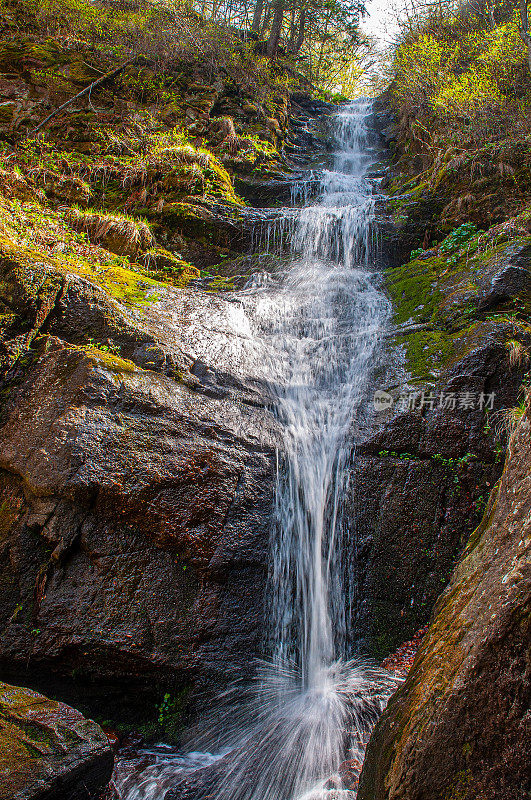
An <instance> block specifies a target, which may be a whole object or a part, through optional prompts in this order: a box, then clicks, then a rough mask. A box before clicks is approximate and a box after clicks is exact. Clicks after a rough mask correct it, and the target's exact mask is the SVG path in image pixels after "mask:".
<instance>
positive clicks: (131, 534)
mask: <svg viewBox="0 0 531 800" xmlns="http://www.w3.org/2000/svg"><path fill="white" fill-rule="evenodd" d="M65 280H66V283H65V286H64V288H63V291H62V294H61V298H60V300H59V301H58V303H57V304H56V306H55V309H54V315H53V318H52V319H51V320H50V321H49V330H50V331H52V332H53V334H55V335H47V336H46V337H44V336H43V337H41V339H40V340H39V344H38V346H37V345H36V346H35V348H34V350H33V351H32V355H31V358H29V359H28V361H27V363H26V364H25V366H24V369H22V368H20V373H17V374H16V376H15V377H16V379H15V378H14V379H13V380H12V381H11V383H10V384H9V385H8V391H7V395H5V397H4V407H3V415H2V420H1V425H0V441H1V447H0V450H1V457H0V467H1V470H0V490H1V497H2V499H1V501H0V505H1V509H2V514H1V521H0V531H1V545H2V549H1V551H0V598H1V600H0V608H1V611H0V631H1V635H0V665H1V669H2V674H3V676H4V677H6V678H8V679H11V680H13V679H14V676H20V675H23V676H24V681H25V682H26V683H29V684H31V685H32V686H35V687H36V688H39V689H41V690H46V691H49V692H51V691H52V690H53V691H54V692H55V691H57V693H58V694H59V696H61V697H62V698H63V699H68V701H69V702H72V703H73V704H74V705H78V704H81V705H82V707H88V708H90V709H91V710H92V712H93V713H95V712H97V713H98V714H100V715H101V718H103V719H115V718H116V716H119V713H118V711H119V709H118V710H117V706H120V707H122V708H130V709H131V712H130V713H131V715H132V716H133V717H135V715H136V718H137V720H138V722H139V723H141V722H142V714H144V712H145V715H146V716H151V717H152V716H153V715H154V713H156V715H157V716H158V712H156V707H157V706H158V704H160V702H161V700H162V698H163V697H164V694H165V693H167V692H169V693H170V694H171V696H172V702H173V700H175V699H176V698H177V697H178V696H179V697H181V696H184V694H186V693H188V694H189V692H190V690H191V689H192V688H194V687H197V688H200V690H201V692H203V693H204V692H207V693H208V691H214V690H216V689H218V688H219V687H220V686H221V685H223V684H224V683H226V682H227V681H228V680H230V679H231V677H232V676H234V675H242V674H245V673H248V672H249V670H250V666H251V661H252V658H250V656H252V654H257V653H258V652H259V650H260V642H261V639H262V636H261V620H262V614H261V612H262V605H261V598H262V594H263V591H264V587H265V583H266V576H267V551H268V542H269V528H270V524H271V518H272V513H271V512H272V503H273V495H274V481H273V477H274V464H275V433H274V426H275V423H274V420H273V416H272V414H271V413H270V412H269V411H268V409H267V408H266V407H265V402H266V398H265V397H262V393H261V389H260V385H259V383H257V382H256V380H255V375H256V374H257V359H258V358H260V354H259V353H257V352H254V351H253V347H254V344H253V338H252V336H251V335H248V334H246V331H245V327H244V326H243V327H242V325H243V322H244V321H245V318H244V316H243V315H242V312H241V309H240V306H239V304H238V303H235V302H234V301H232V300H231V299H230V297H225V296H221V295H215V294H213V295H207V294H203V293H201V292H194V293H186V292H180V291H177V290H175V291H172V290H168V292H167V293H166V294H165V295H164V297H161V298H160V301H157V300H156V299H154V300H153V301H152V302H151V303H149V304H147V305H146V307H143V308H141V309H139V310H136V311H135V310H130V311H128V312H126V311H125V309H123V307H121V306H120V304H118V303H112V302H111V301H110V300H109V298H108V297H106V296H105V293H104V292H101V291H100V290H98V289H97V288H95V287H94V286H91V285H89V284H87V283H86V282H84V281H82V280H80V279H77V278H75V277H73V276H67V278H66V279H65ZM87 337H88V339H89V340H90V342H91V344H89V345H77V344H73V343H72V342H75V341H78V342H82V341H87ZM106 341H108V342H109V344H108V345H107V344H103V342H106ZM98 345H99V346H98ZM110 348H111V349H110ZM248 350H249V352H248ZM118 351H120V355H118V354H117V353H118ZM253 352H254V355H253ZM74 685H75V686H77V687H79V691H78V695H79V697H78V695H76V693H75V692H74V688H75V686H74ZM73 686H74V688H72V687H73ZM71 689H72V692H73V693H70V690H71ZM183 693H184V694H183ZM79 698H81V699H79ZM83 703H86V704H87V705H86V706H83ZM139 703H144V704H145V706H146V707H145V708H143V709H142V712H141V714H139V713H137V711H138V704H139ZM95 706H97V707H96V708H95ZM135 707H136V708H137V711H136V712H135V711H134V708H135ZM128 713H129V712H128ZM133 721H134V720H133Z"/></svg>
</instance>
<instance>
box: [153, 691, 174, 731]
mask: <svg viewBox="0 0 531 800" xmlns="http://www.w3.org/2000/svg"><path fill="white" fill-rule="evenodd" d="M176 704H177V701H176V699H175V697H172V696H171V694H169V693H168V692H166V694H165V695H164V697H163V698H162V700H161V702H160V705H159V706H158V712H159V716H158V720H159V725H164V723H165V722H167V721H168V719H169V718H170V717H171V716H172V714H173V713H174V712H175V706H176Z"/></svg>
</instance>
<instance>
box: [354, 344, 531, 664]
mask: <svg viewBox="0 0 531 800" xmlns="http://www.w3.org/2000/svg"><path fill="white" fill-rule="evenodd" d="M490 334H491V337H490V341H488V340H486V341H483V342H482V344H481V345H480V346H478V347H476V348H475V349H473V350H472V351H471V352H470V353H468V354H467V355H466V356H465V357H464V358H462V359H460V360H458V361H457V362H456V363H454V364H453V365H452V366H451V367H450V368H449V369H448V370H447V371H446V372H445V373H444V376H443V377H442V378H441V380H440V382H439V383H438V384H437V385H436V386H434V387H425V388H424V389H420V388H419V387H412V388H411V394H410V395H409V397H413V396H414V394H415V392H417V393H418V394H417V399H416V407H415V409H414V410H410V411H402V412H400V413H395V414H387V415H386V414H385V413H384V414H381V415H378V416H377V421H378V417H379V416H381V417H383V418H384V421H383V422H382V424H381V425H380V426H379V427H378V426H377V427H376V429H375V431H374V432H373V433H372V434H371V435H370V436H369V437H368V438H367V439H366V440H365V441H364V442H363V443H362V444H361V445H360V446H359V448H358V450H357V453H356V457H355V459H354V462H353V469H352V489H351V492H350V495H349V502H350V504H351V511H350V517H351V518H353V519H355V521H356V526H355V533H354V536H355V547H354V551H355V553H354V555H353V562H352V567H351V570H352V573H353V574H354V575H356V576H357V586H356V596H357V603H356V610H355V622H354V634H355V636H357V637H359V642H358V646H359V647H360V649H361V650H362V651H366V652H367V651H368V652H370V653H371V654H372V655H374V656H376V657H378V658H382V657H384V656H386V655H388V654H389V653H390V652H391V651H392V650H393V649H394V648H395V647H396V646H398V645H399V644H400V643H401V642H402V641H404V640H405V639H407V638H410V637H411V636H413V634H414V633H415V632H416V631H417V630H418V629H419V628H420V627H422V626H423V625H424V624H425V623H426V622H427V620H428V619H429V616H430V613H431V610H432V608H433V606H434V603H435V601H436V599H437V597H438V596H439V594H440V593H441V591H442V590H443V589H444V587H445V585H446V583H447V582H448V580H449V578H450V575H451V573H452V570H453V568H454V566H455V563H456V559H457V558H458V556H459V554H460V552H461V551H462V548H463V547H464V545H465V543H466V541H467V540H468V537H469V536H470V534H471V532H472V531H473V530H474V528H475V527H476V526H477V525H478V524H479V521H480V519H481V515H482V513H483V509H484V507H485V503H486V498H487V497H488V494H489V492H490V487H492V486H494V484H495V482H496V480H497V479H498V478H499V475H500V473H501V470H502V466H503V461H502V449H501V445H500V444H498V446H496V447H495V446H494V442H493V435H492V427H493V426H490V423H489V421H488V417H487V416H486V414H485V411H484V410H481V409H480V408H479V407H478V398H480V397H481V395H482V394H483V396H484V397H487V396H490V395H493V396H494V409H495V410H499V409H501V408H504V407H510V406H512V405H514V403H515V402H516V397H517V395H518V388H519V385H520V382H521V377H522V370H521V369H511V368H510V365H509V362H508V357H507V350H506V349H505V348H504V347H503V345H502V341H503V331H499V332H498V336H496V335H494V334H495V332H494V331H492V330H491V332H490ZM497 338H498V341H497V340H496V339H497ZM406 388H407V385H406ZM422 391H424V397H425V398H427V397H429V396H430V395H431V396H433V397H435V398H437V399H436V400H435V401H434V402H433V405H434V408H433V409H432V408H430V403H429V402H428V403H427V404H425V405H424V407H421V404H422ZM467 393H468V394H469V396H470V397H471V398H473V402H474V404H475V407H473V408H459V400H458V398H459V397H465V396H466V394H467ZM451 395H455V397H456V408H454V409H452V408H449V409H441V408H438V407H437V406H438V405H439V398H440V397H441V396H445V397H448V396H451ZM386 416H387V419H386Z"/></svg>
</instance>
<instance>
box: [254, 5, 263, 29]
mask: <svg viewBox="0 0 531 800" xmlns="http://www.w3.org/2000/svg"><path fill="white" fill-rule="evenodd" d="M263 12H264V0H256V4H255V7H254V14H253V24H252V25H251V31H252V33H258V31H259V30H260V22H261V21H262V14H263Z"/></svg>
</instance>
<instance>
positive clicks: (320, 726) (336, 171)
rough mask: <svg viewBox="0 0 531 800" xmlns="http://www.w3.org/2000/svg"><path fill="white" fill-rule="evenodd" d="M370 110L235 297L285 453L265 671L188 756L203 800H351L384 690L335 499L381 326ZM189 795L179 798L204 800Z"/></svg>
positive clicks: (136, 792)
mask: <svg viewBox="0 0 531 800" xmlns="http://www.w3.org/2000/svg"><path fill="white" fill-rule="evenodd" d="M369 110H370V107H369V104H367V103H364V102H355V103H353V104H351V105H350V106H348V107H346V108H345V109H343V110H342V111H340V112H339V113H338V114H336V115H335V117H334V119H333V123H334V135H335V138H336V141H337V152H336V154H335V156H334V164H333V168H332V170H330V171H325V172H324V173H323V174H322V177H321V192H320V198H319V200H318V202H317V203H316V204H314V205H306V206H305V207H303V208H301V209H286V210H285V214H283V215H282V216H283V221H282V223H281V229H282V230H281V233H282V234H283V235H282V236H280V237H275V236H271V237H270V242H274V241H278V238H280V239H284V240H286V238H289V239H290V242H291V246H290V250H291V257H290V259H289V266H288V268H287V269H286V270H285V272H284V273H283V274H281V275H277V276H275V277H274V278H271V279H269V280H267V281H264V280H257V281H255V282H254V283H253V285H251V286H249V287H248V289H247V290H246V291H245V292H243V294H242V295H240V298H241V301H242V303H243V308H244V310H245V314H246V317H247V320H248V325H249V326H250V329H251V330H252V336H253V338H254V339H255V346H256V349H257V352H259V354H260V358H259V361H260V363H261V365H262V369H263V374H262V375H260V376H259V377H261V378H262V379H265V380H266V381H267V384H268V386H269V389H270V393H271V396H272V402H273V407H274V410H275V413H276V415H277V417H278V419H279V421H280V423H281V426H282V430H283V436H284V442H283V445H284V446H283V452H282V457H281V458H279V465H278V477H277V493H276V497H277V500H276V512H277V513H276V533H275V536H274V539H273V543H272V555H271V575H270V581H269V587H268V603H267V609H268V611H267V614H268V619H267V627H268V629H269V634H268V641H267V647H266V649H267V650H268V651H269V654H270V658H269V660H268V661H267V663H266V662H264V664H263V665H262V667H261V668H260V669H259V671H258V676H257V679H256V682H255V685H254V686H253V687H252V688H251V689H247V691H243V690H242V689H241V687H238V688H233V689H232V690H229V691H228V692H227V694H226V696H225V698H224V702H223V703H222V704H221V706H220V709H218V712H217V715H215V716H216V721H215V722H214V716H213V717H212V718H210V719H209V724H208V726H207V727H208V733H206V734H200V735H199V736H198V737H196V739H195V741H194V745H193V749H194V751H197V750H199V749H201V750H207V749H208V750H210V751H211V752H212V751H213V750H216V751H217V752H218V753H221V754H222V758H221V759H220V760H219V761H218V762H217V763H216V764H215V765H214V768H210V777H209V778H208V779H207V781H206V786H207V788H206V789H205V790H204V792H206V794H208V795H209V796H210V797H212V798H215V799H216V800H302V798H305V800H308V799H309V798H312V800H313V798H314V797H315V798H317V797H319V798H321V797H325V796H327V795H328V796H330V797H334V798H338V797H340V796H341V795H342V794H343V793H345V796H348V797H354V796H355V790H354V789H353V785H352V774H351V775H350V784H349V782H348V781H345V780H344V777H345V775H348V774H349V773H354V775H355V774H356V772H357V771H358V769H359V765H360V764H361V761H362V758H363V751H364V746H365V742H366V739H367V736H368V734H369V733H370V730H371V729H372V726H373V725H374V723H375V721H376V719H377V717H378V715H379V713H380V712H381V710H382V709H383V707H384V705H385V703H386V701H387V698H388V697H389V695H390V693H391V692H392V691H393V689H394V688H395V683H394V681H393V680H392V679H391V678H390V676H388V675H387V674H386V673H385V672H383V671H382V670H379V669H377V668H374V667H371V666H369V665H367V664H364V663H363V662H362V661H360V660H352V659H349V627H350V626H349V619H348V612H349V606H350V599H351V585H350V584H351V581H352V576H351V575H350V574H349V572H350V571H349V569H348V568H347V564H348V560H347V559H346V558H345V555H346V553H347V552H348V547H349V543H350V542H351V531H350V530H349V520H348V519H346V518H344V515H343V503H342V500H343V497H344V493H345V490H346V481H347V480H348V463H347V462H348V460H349V458H350V456H351V453H352V451H353V448H354V447H355V442H356V432H357V430H358V429H359V427H360V424H361V422H362V420H363V418H364V417H365V416H366V414H367V408H368V400H369V398H368V391H369V387H370V384H371V377H372V374H373V370H374V364H375V357H376V352H377V347H378V342H379V336H380V332H381V331H382V328H383V327H384V325H385V322H386V320H387V317H388V313H389V307H388V303H387V300H386V298H385V296H384V295H383V294H382V293H381V291H379V289H378V285H377V278H376V276H375V272H374V269H373V268H372V264H371V259H372V257H373V252H374V241H373V240H374V227H373V221H374V205H375V188H376V187H377V184H378V180H377V178H370V177H369V176H368V173H369V170H370V168H371V166H372V165H373V163H374V156H373V155H372V152H371V143H370V134H369V132H368V130H367V127H366V117H367V115H368V113H369ZM296 192H297V193H298V195H299V196H301V195H303V194H304V192H303V191H302V190H301V189H300V187H298V188H297V189H296ZM277 233H278V223H277ZM286 234H287V235H286ZM201 758H202V757H201V756H199V755H198V753H197V752H193V754H192V755H189V756H188V757H187V756H183V755H182V754H180V755H173V756H171V755H164V753H162V754H161V753H160V752H159V753H158V754H157V755H156V757H155V763H153V764H151V765H150V766H149V767H148V768H147V769H146V770H145V771H144V773H142V775H141V776H140V777H139V776H138V775H137V776H135V778H134V780H133V781H131V776H125V774H124V775H122V774H121V773H120V770H118V773H117V777H116V780H115V783H116V786H117V793H118V795H119V796H120V797H121V798H124V800H125V799H126V800H140V798H144V799H145V800H148V799H149V800H162V798H163V797H164V796H165V792H166V791H167V789H168V788H169V786H171V785H172V784H173V785H175V784H176V783H177V782H178V780H179V779H181V778H182V776H183V774H184V773H185V772H186V771H187V770H188V771H190V770H194V769H197V767H198V766H199V765H202V766H204V765H205V764H207V763H208V762H209V759H210V761H212V756H210V755H205V756H204V757H203V760H201ZM187 759H188V760H187ZM198 759H199V761H198ZM197 787H198V788H197V789H196V791H195V794H194V793H193V792H192V794H186V797H187V798H189V797H201V796H203V793H202V790H201V788H200V787H201V783H200V782H199V783H198V784H197ZM345 787H347V788H345ZM172 797H179V794H178V793H176V794H172Z"/></svg>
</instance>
